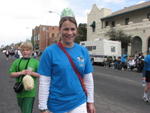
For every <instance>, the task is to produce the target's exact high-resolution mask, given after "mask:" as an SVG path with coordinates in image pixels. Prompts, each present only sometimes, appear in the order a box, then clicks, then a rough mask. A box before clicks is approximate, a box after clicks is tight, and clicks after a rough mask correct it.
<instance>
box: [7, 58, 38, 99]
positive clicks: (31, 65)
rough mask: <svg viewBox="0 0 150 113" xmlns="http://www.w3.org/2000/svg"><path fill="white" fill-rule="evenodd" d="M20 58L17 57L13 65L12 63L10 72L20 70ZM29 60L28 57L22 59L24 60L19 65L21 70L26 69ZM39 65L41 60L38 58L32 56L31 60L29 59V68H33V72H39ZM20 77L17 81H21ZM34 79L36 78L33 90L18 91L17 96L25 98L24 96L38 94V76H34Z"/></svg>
mask: <svg viewBox="0 0 150 113" xmlns="http://www.w3.org/2000/svg"><path fill="white" fill-rule="evenodd" d="M20 60H21V59H16V60H15V61H14V62H13V63H12V65H11V67H10V69H9V73H12V72H18V65H19V61H20ZM27 62H28V60H27V59H22V61H21V62H20V65H19V69H20V71H22V70H24V69H25V66H26V64H27ZM38 65H39V61H38V60H36V59H34V58H30V61H29V63H28V66H27V69H32V71H33V72H37V68H38ZM32 77H33V76H32ZM19 78H20V77H17V78H16V81H17V82H18V81H20V79H19ZM33 79H34V88H33V89H32V90H30V91H25V90H23V91H22V92H20V93H17V97H19V98H24V97H35V96H36V89H37V80H36V77H33Z"/></svg>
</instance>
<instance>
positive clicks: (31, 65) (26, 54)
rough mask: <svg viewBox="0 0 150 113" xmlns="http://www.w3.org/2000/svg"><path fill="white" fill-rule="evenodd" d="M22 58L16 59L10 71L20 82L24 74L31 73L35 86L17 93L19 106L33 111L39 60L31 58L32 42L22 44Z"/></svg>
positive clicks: (24, 109) (24, 110)
mask: <svg viewBox="0 0 150 113" xmlns="http://www.w3.org/2000/svg"><path fill="white" fill-rule="evenodd" d="M20 49H21V53H22V55H23V57H22V58H18V59H16V60H15V61H14V62H13V63H12V64H11V66H10V69H9V73H10V76H11V77H12V78H15V79H16V82H19V81H20V80H21V78H23V77H24V75H31V77H32V78H33V80H34V88H33V89H32V90H29V91H26V90H25V89H23V90H22V91H21V92H19V93H16V96H17V102H18V106H19V107H20V109H21V112H22V113H32V109H33V104H34V99H35V96H36V87H37V79H36V78H37V77H39V74H38V73H37V68H38V65H39V61H38V60H36V59H34V58H31V54H32V50H33V46H32V43H30V42H23V43H22V44H21V45H20Z"/></svg>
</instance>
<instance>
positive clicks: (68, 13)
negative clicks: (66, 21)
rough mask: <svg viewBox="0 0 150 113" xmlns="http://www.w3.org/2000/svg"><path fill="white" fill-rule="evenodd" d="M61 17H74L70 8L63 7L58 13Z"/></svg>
mask: <svg viewBox="0 0 150 113" xmlns="http://www.w3.org/2000/svg"><path fill="white" fill-rule="evenodd" d="M63 17H75V16H74V13H73V11H72V10H71V9H70V8H65V9H64V10H63V11H62V12H61V15H60V18H63Z"/></svg>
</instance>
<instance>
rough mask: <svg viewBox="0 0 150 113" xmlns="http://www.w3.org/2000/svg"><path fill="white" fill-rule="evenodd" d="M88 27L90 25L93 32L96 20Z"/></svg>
mask: <svg viewBox="0 0 150 113" xmlns="http://www.w3.org/2000/svg"><path fill="white" fill-rule="evenodd" d="M90 27H92V30H93V32H95V28H96V22H95V21H93V22H92V24H91V25H90Z"/></svg>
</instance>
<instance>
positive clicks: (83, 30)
mask: <svg viewBox="0 0 150 113" xmlns="http://www.w3.org/2000/svg"><path fill="white" fill-rule="evenodd" d="M86 37H87V25H86V24H81V23H80V24H79V26H78V36H77V37H76V38H75V42H77V43H80V41H86Z"/></svg>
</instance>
